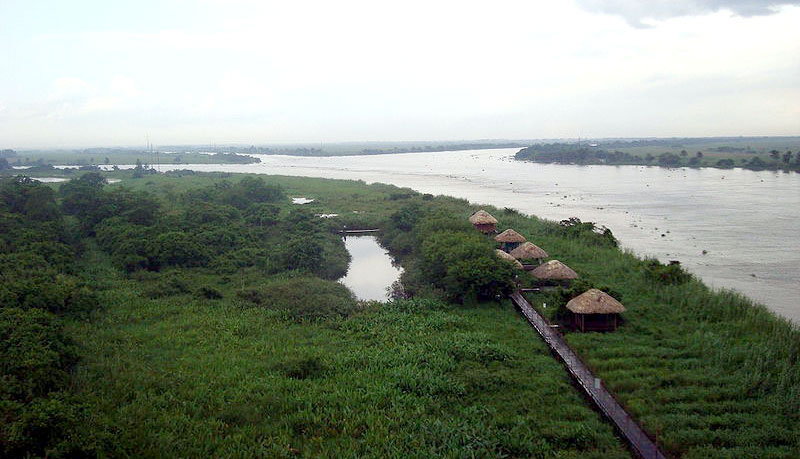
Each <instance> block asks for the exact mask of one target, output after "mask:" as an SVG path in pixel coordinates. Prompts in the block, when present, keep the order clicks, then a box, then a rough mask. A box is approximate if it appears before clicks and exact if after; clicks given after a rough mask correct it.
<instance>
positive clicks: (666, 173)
mask: <svg viewBox="0 0 800 459" xmlns="http://www.w3.org/2000/svg"><path fill="white" fill-rule="evenodd" d="M517 151H518V149H516V148H510V149H494V150H467V151H456V152H435V153H405V154H394V155H376V156H344V157H324V158H319V157H298V156H269V155H258V157H259V158H260V159H261V161H262V162H261V163H260V164H226V165H211V164H202V165H189V166H186V165H181V166H178V168H181V169H186V168H190V169H194V170H201V171H228V172H251V173H262V174H280V175H294V176H309V177H326V178H340V179H356V180H359V179H360V180H364V181H366V182H368V183H372V182H383V183H390V184H393V185H398V186H403V187H409V188H412V189H414V190H417V191H420V192H424V193H433V194H446V195H451V196H457V197H461V198H465V199H468V200H470V201H472V202H476V203H485V204H492V205H495V206H498V207H513V208H516V209H519V210H520V211H522V212H525V213H529V214H534V215H537V216H539V217H542V218H547V219H552V220H562V219H565V218H569V217H578V218H580V219H581V220H584V221H593V222H597V223H598V224H600V225H605V226H607V227H609V228H610V229H611V230H612V232H613V233H614V235H615V236H616V237H617V238H618V239H619V240H620V242H621V245H622V246H623V247H625V248H628V249H631V250H633V251H634V252H635V253H637V254H639V255H642V256H644V255H647V256H655V257H657V258H659V259H660V260H662V261H668V260H680V261H681V263H682V264H683V265H684V266H685V267H686V268H687V269H688V270H690V271H691V272H693V273H695V274H697V275H698V276H700V277H701V278H702V279H703V280H704V281H705V282H706V283H708V284H710V285H712V286H714V287H725V288H732V289H735V290H738V291H740V292H742V293H744V294H746V295H748V296H750V297H751V298H754V299H756V300H757V301H759V302H762V303H764V304H766V305H767V306H769V307H770V308H771V309H772V310H774V311H775V312H777V313H779V314H781V315H783V316H785V317H788V318H790V319H792V320H794V321H795V322H797V323H800V304H798V301H797V300H798V294H799V293H800V270H798V266H800V250H798V249H797V248H796V246H795V245H794V243H795V242H796V241H797V239H798V237H799V236H800V232H799V231H798V230H800V174H796V173H781V172H777V173H776V172H771V171H761V172H757V171H749V170H743V169H727V170H723V169H712V168H702V169H688V168H686V169H665V168H660V167H644V166H577V165H556V164H537V163H527V162H518V161H514V159H513V156H514V153H516V152H517ZM162 170H165V169H164V168H163V166H162ZM703 251H706V253H705V254H704V253H703Z"/></svg>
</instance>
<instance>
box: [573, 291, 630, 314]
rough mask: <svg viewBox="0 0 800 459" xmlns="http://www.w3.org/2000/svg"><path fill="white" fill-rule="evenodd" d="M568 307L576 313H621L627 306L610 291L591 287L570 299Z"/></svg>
mask: <svg viewBox="0 0 800 459" xmlns="http://www.w3.org/2000/svg"><path fill="white" fill-rule="evenodd" d="M567 309H569V310H570V311H572V312H574V313H576V314H619V313H621V312H625V306H623V305H622V303H620V302H619V301H617V300H615V299H614V298H612V297H611V296H610V295H609V294H608V293H605V292H601V291H600V290H597V289H596V288H591V289H589V290H587V291H585V292H584V293H581V294H580V295H578V296H576V297H575V298H573V299H571V300H569V303H567Z"/></svg>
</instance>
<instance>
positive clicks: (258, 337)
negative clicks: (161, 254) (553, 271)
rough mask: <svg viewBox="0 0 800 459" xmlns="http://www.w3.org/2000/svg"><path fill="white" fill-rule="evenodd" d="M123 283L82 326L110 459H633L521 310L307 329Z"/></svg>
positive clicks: (441, 311)
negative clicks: (125, 458)
mask: <svg viewBox="0 0 800 459" xmlns="http://www.w3.org/2000/svg"><path fill="white" fill-rule="evenodd" d="M141 288H142V285H141V284H140V283H138V282H135V281H131V280H126V279H122V278H120V279H117V280H115V282H114V284H113V286H112V287H111V288H109V289H108V290H106V291H104V292H103V293H102V298H103V302H104V304H105V305H106V306H105V309H104V310H103V311H102V312H98V313H97V315H96V316H95V317H94V319H93V320H91V321H88V322H85V321H73V322H71V323H69V327H68V328H69V330H70V331H71V333H72V334H73V335H74V336H77V337H79V338H80V339H79V342H80V344H81V354H82V355H81V357H82V362H81V364H80V365H79V367H78V369H77V371H76V374H75V377H74V383H73V384H74V387H75V389H76V392H77V395H78V397H79V398H80V399H82V400H83V401H84V403H86V404H87V405H88V408H89V411H90V412H91V413H92V422H91V426H90V428H91V429H92V430H93V431H95V432H102V433H103V434H102V435H100V437H101V438H103V439H104V440H103V442H102V444H103V447H102V448H101V450H102V451H103V452H104V454H110V455H137V456H140V455H144V456H200V455H202V456H207V455H210V456H226V457H228V456H238V457H244V456H253V455H260V456H269V457H282V456H291V455H294V454H299V455H301V456H303V457H320V456H322V457H431V456H454V457H455V456H458V457H463V456H476V457H485V456H499V455H511V456H517V457H531V456H537V457H551V456H556V455H558V457H628V453H627V451H626V450H625V449H624V448H623V447H622V446H621V445H620V442H619V440H618V439H617V438H616V437H615V436H614V434H613V431H612V429H611V427H610V426H609V425H608V424H606V423H605V422H604V421H603V420H602V419H601V417H600V415H599V414H598V413H596V412H595V411H593V410H592V409H591V408H589V406H588V405H587V403H586V402H585V401H584V400H583V399H582V398H581V397H580V395H579V394H578V392H577V391H575V389H574V388H573V387H572V386H571V384H570V382H569V379H568V377H567V375H566V373H565V372H564V370H563V368H562V367H561V365H560V364H559V363H558V362H556V361H555V360H554V359H553V358H552V357H551V356H550V355H549V353H548V351H547V349H546V347H545V346H544V344H543V343H542V342H541V341H540V340H539V339H538V338H537V337H536V336H535V335H534V333H533V331H532V330H531V329H530V328H529V327H528V325H527V324H526V322H524V320H522V319H521V318H520V317H519V316H518V314H517V313H516V312H515V311H514V310H513V309H512V308H511V306H510V305H509V304H508V303H507V302H506V303H503V304H502V305H484V306H482V307H476V308H467V309H455V308H451V307H446V306H442V305H439V306H436V303H430V302H429V303H428V304H433V305H434V306H433V307H430V306H426V304H422V305H421V306H420V304H418V303H417V304H409V303H406V304H405V306H404V304H398V305H379V304H375V305H373V306H371V307H370V308H368V309H367V310H365V311H363V312H361V313H359V314H356V315H354V316H351V317H349V318H347V319H339V320H328V321H317V322H307V323H302V324H298V323H297V322H294V321H292V320H288V319H287V318H286V317H284V316H283V315H282V314H281V313H280V312H279V311H276V310H270V309H264V308H260V307H253V306H252V305H251V304H250V303H248V302H245V301H240V300H238V299H237V298H236V296H235V295H231V294H229V292H230V289H228V290H226V288H225V286H224V285H221V286H219V288H220V289H221V290H223V291H224V292H225V296H224V298H223V299H222V300H203V299H199V298H197V297H195V296H192V295H178V296H175V297H171V298H164V299H159V300H149V299H146V298H144V297H143V295H141Z"/></svg>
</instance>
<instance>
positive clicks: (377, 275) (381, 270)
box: [339, 236, 402, 301]
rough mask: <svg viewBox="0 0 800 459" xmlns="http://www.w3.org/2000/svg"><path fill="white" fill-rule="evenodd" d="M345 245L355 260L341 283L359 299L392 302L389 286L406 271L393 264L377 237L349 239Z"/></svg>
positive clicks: (352, 237)
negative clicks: (389, 300)
mask: <svg viewBox="0 0 800 459" xmlns="http://www.w3.org/2000/svg"><path fill="white" fill-rule="evenodd" d="M344 245H345V247H346V248H347V251H348V252H350V256H351V257H352V260H351V261H350V267H349V269H348V270H347V275H345V276H344V277H343V278H341V279H339V282H341V283H342V284H344V285H345V286H347V288H349V289H350V290H352V292H353V293H354V294H355V296H356V298H358V299H359V300H375V301H386V300H388V299H389V287H390V286H391V285H392V283H394V281H396V280H398V279H399V278H400V273H401V272H402V269H400V267H398V266H396V265H394V264H393V260H392V257H391V256H390V255H389V253H388V252H387V251H386V249H384V248H383V247H381V246H380V244H378V240H377V239H376V238H375V236H348V237H347V238H346V239H345V241H344Z"/></svg>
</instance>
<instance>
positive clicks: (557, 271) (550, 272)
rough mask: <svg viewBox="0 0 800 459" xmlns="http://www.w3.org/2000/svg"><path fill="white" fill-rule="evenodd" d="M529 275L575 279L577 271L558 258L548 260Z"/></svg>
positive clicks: (560, 279) (551, 278)
mask: <svg viewBox="0 0 800 459" xmlns="http://www.w3.org/2000/svg"><path fill="white" fill-rule="evenodd" d="M531 276H533V277H535V278H537V279H545V280H557V281H564V280H572V279H577V278H578V273H576V272H575V271H573V270H572V268H570V267H569V266H567V265H565V264H564V263H561V262H560V261H558V260H550V261H548V262H547V263H544V264H541V265H539V266H537V267H536V269H534V270H533V271H531Z"/></svg>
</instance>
